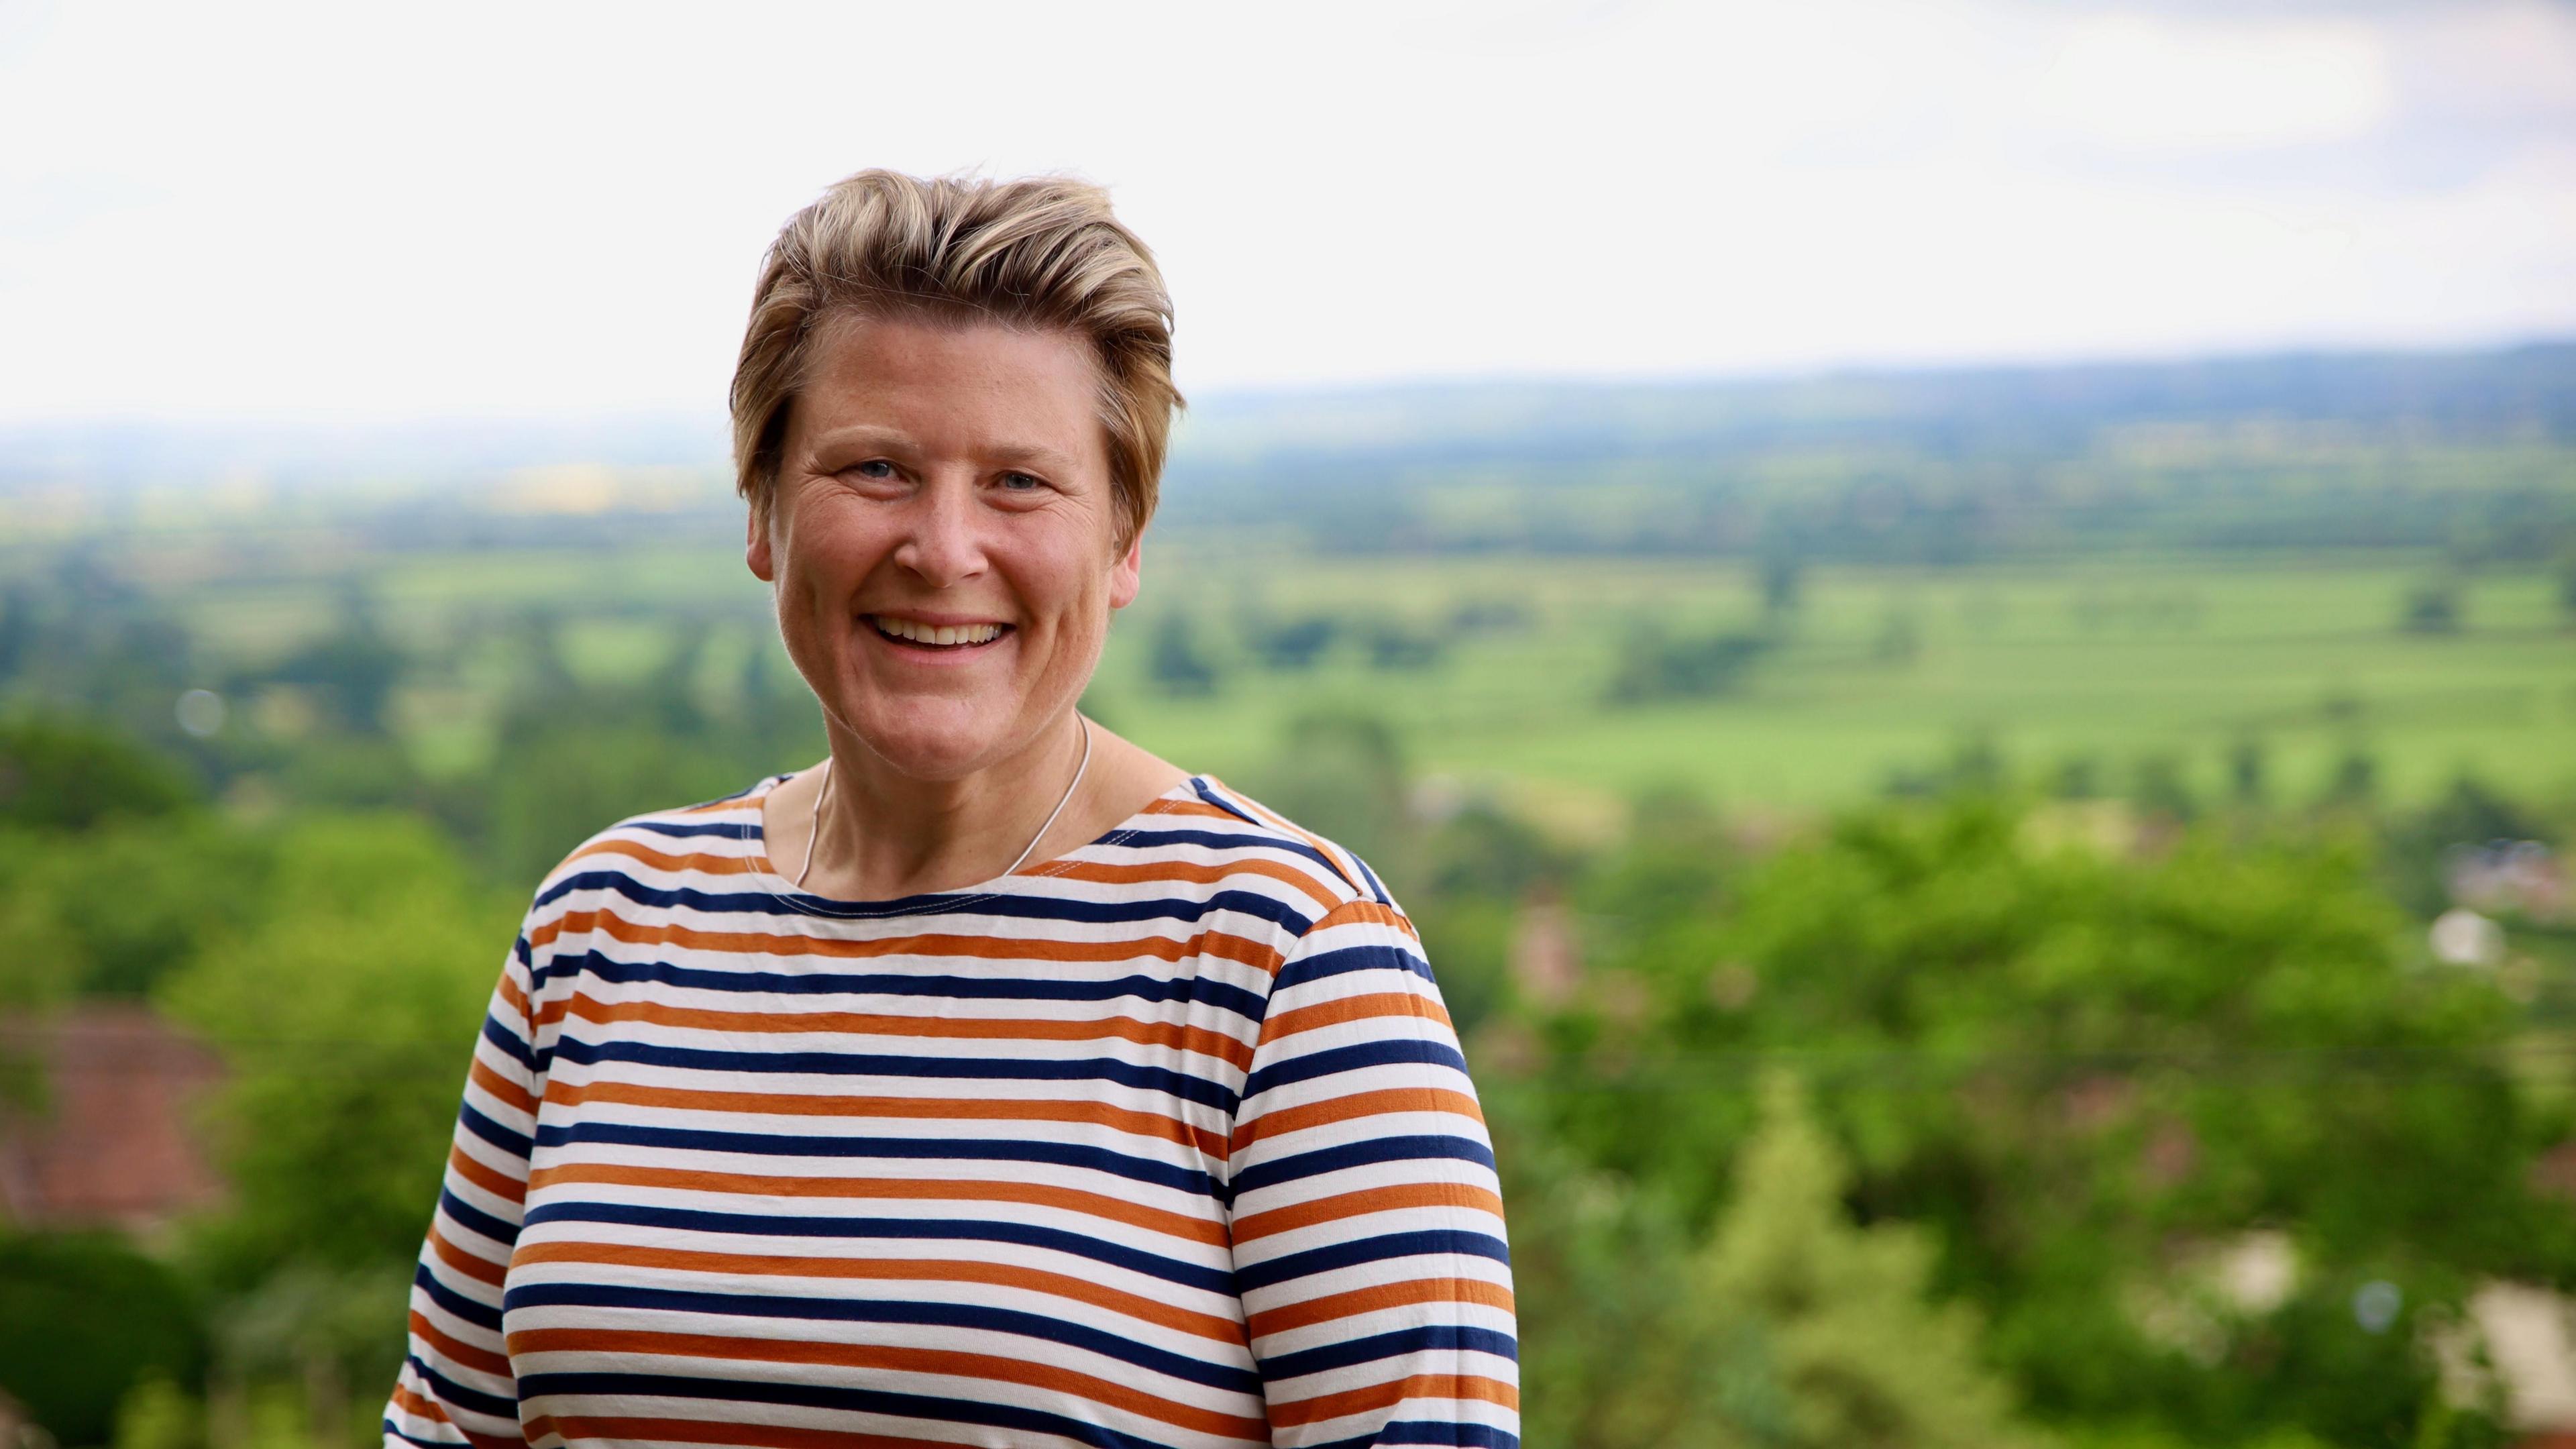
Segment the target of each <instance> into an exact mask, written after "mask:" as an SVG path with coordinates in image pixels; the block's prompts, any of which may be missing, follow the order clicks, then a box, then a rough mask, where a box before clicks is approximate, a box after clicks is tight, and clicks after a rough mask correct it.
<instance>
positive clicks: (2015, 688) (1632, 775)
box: [1096, 555, 2576, 807]
mask: <svg viewBox="0 0 2576 1449" xmlns="http://www.w3.org/2000/svg"><path fill="white" fill-rule="evenodd" d="M1161 562H1162V564H1163V567H1162V569H1161V571H1160V576H1159V577H1153V578H1150V579H1149V581H1148V595H1149V597H1148V600H1146V601H1145V602H1142V603H1140V605H1139V608H1138V613H1139V614H1140V615H1151V614H1152V613H1154V612H1155V611H1157V610H1160V611H1187V612H1192V613H1195V614H1198V615H1201V616H1203V617H1206V618H1207V619H1208V620H1209V622H1210V624H1211V625H1212V626H1213V627H1212V628H1210V629H1209V630H1207V631H1206V632H1207V634H1208V635H1209V636H1210V638H1211V647H1210V649H1209V653H1210V654H1211V655H1212V656H1216V655H1219V654H1220V652H1221V651H1220V648H1219V647H1218V643H1219V641H1221V640H1222V639H1223V638H1224V635H1225V633H1226V630H1225V623H1226V621H1227V619H1228V618H1229V617H1230V616H1232V615H1235V614H1238V613H1240V612H1241V611H1243V610H1244V609H1246V608H1252V609H1261V610H1267V611H1273V612H1277V613H1287V614H1296V613H1303V612H1307V611H1314V612H1318V613H1322V612H1340V613H1343V614H1347V615H1357V616H1361V617H1366V616H1368V615H1370V614H1373V613H1374V614H1383V615H1386V616H1391V617H1394V618H1397V619H1401V620H1404V621H1407V622H1409V623H1412V624H1413V625H1415V626H1417V627H1422V628H1431V627H1433V626H1434V625H1436V623H1437V621H1438V620H1440V619H1441V618H1443V617H1445V616H1448V615H1450V614H1452V613H1454V612H1455V611H1456V610H1457V609H1458V608H1460V607H1461V606H1462V605H1463V606H1473V605H1476V604H1491V603H1494V602H1497V601H1501V602H1508V603H1518V604H1521V605H1523V606H1524V607H1525V608H1526V610H1527V622H1526V625H1525V626H1524V627H1519V628H1502V629H1494V630H1489V631H1475V632H1470V633H1467V634H1465V635H1464V636H1463V637H1456V638H1454V639H1453V642H1451V644H1450V646H1449V647H1448V648H1447V650H1446V651H1445V653H1444V655H1443V657H1442V658H1441V659H1440V660H1439V661H1438V662H1437V663H1435V664H1432V665H1430V666H1428V667H1426V668H1422V669H1419V670H1411V671H1394V670H1385V669H1377V668H1372V667H1370V666H1369V664H1368V663H1367V662H1366V661H1365V660H1364V659H1362V658H1361V657H1359V654H1358V651H1356V650H1354V649H1350V648H1343V649H1340V650H1338V651H1334V652H1329V653H1327V655H1326V656H1325V657H1324V658H1322V659H1320V660H1319V661H1318V662H1317V665H1316V667H1315V668H1314V669H1312V670H1311V671H1307V672H1280V671H1277V670H1268V669H1262V668H1259V667H1258V666H1257V664H1256V663H1254V662H1253V661H1249V660H1247V659H1245V658H1244V657H1243V656H1242V655H1241V653H1240V652H1239V651H1238V652H1237V653H1235V654H1234V655H1232V656H1230V657H1227V658H1224V659H1222V660H1221V661H1220V663H1221V667H1222V668H1223V673H1222V676H1221V683H1220V685H1219V687H1218V689H1217V691H1216V692H1214V693H1213V694H1210V695H1207V696H1205V697H1187V696H1181V697H1175V696H1173V695H1172V694H1170V693H1169V692H1168V691H1158V690H1156V689H1155V688H1154V687H1153V685H1152V682H1151V681H1150V680H1149V679H1148V678H1147V677H1146V664H1147V655H1148V653H1149V650H1148V649H1147V647H1146V644H1147V637H1148V632H1149V630H1150V628H1151V627H1152V625H1153V620H1152V619H1151V618H1150V617H1147V618H1138V619H1134V620H1131V621H1128V622H1127V623H1126V624H1125V625H1123V626H1122V632H1121V636H1120V638H1119V640H1118V642H1117V644H1116V646H1115V647H1113V649H1112V651H1111V655H1110V658H1109V660H1108V662H1107V663H1106V664H1105V665H1104V667H1103V669H1102V673H1101V683H1100V684H1099V685H1098V686H1096V692H1097V693H1098V694H1100V695H1101V696H1102V698H1103V709H1104V710H1105V711H1106V712H1107V713H1108V714H1110V715H1111V716H1112V717H1113V718H1114V720H1115V721H1116V722H1117V723H1118V724H1119V725H1120V726H1121V727H1122V728H1125V729H1127V730H1129V731H1130V732H1132V733H1133V734H1134V735H1135V736H1136V737H1137V738H1139V739H1142V740H1144V741H1146V742H1147V743H1149V744H1150V745H1152V746H1153V747H1154V748H1156V749H1157V750H1160V751H1162V752H1163V753H1165V754H1167V755H1169V756H1171V757H1173V758H1175V759H1178V760H1183V761H1186V762H1190V763H1193V764H1197V765H1200V766H1202V767H1205V768H1210V769H1214V770H1217V771H1219V772H1220V773H1222V772H1223V771H1225V770H1227V769H1239V768H1243V767H1245V766H1247V765H1249V764H1250V763H1252V762H1255V761H1258V760H1260V759H1262V758H1264V757H1266V755H1267V754H1268V753H1269V752H1270V751H1271V750H1273V749H1274V748H1275V746H1276V737H1277V732H1278V724H1279V722H1280V721H1281V720H1282V719H1284V718H1288V717H1293V716H1294V715H1296V714H1298V713H1301V712H1306V711H1312V710H1340V709H1347V710H1356V711H1366V712H1371V713H1377V714H1381V715H1383V716H1384V717H1386V718H1388V719H1389V720H1390V721H1392V722H1393V723H1395V724H1396V726H1397V727H1398V729H1399V730H1400V732H1401V734H1402V736H1403V738H1404V740H1405V741H1406V743H1407V745H1408V746H1409V747H1410V749H1411V750H1412V751H1413V752H1414V755H1415V760H1416V763H1417V764H1418V765H1419V766H1420V767H1421V768H1423V769H1425V770H1428V771H1433V772H1438V773H1445V774H1450V775H1454V776H1457V777H1459V778H1460V779H1461V780H1462V781H1464V782H1469V783H1474V784H1480V785H1488V786H1491V785H1507V784H1511V783H1513V782H1525V783H1529V784H1534V785H1538V786H1541V787H1552V788H1554V789H1557V790H1560V791H1562V790H1568V789H1570V790H1574V791H1599V792H1612V793H1627V792H1631V791H1634V790H1636V789H1638V788H1641V787H1646V786H1652V785H1664V784H1675V783H1679V784H1686V785H1688V786H1690V787H1692V788H1694V789H1696V790H1699V791H1701V792H1703V793H1706V794H1708V795H1710V796H1711V797H1713V798H1714V799H1716V800H1718V801H1719V802H1721V803H1729V804H1737V805H1779V806H1789V807H1812V806H1820V805H1829V804H1833V803H1837V802H1841V801H1847V800H1850V799H1852V798H1855V797H1858V796H1861V795H1864V794H1868V793H1871V792H1874V791H1876V790H1879V789H1881V788H1883V787H1885V786H1886V785H1887V784H1888V783H1889V782H1890V780H1891V778H1892V777H1893V776H1895V775H1897V774H1899V773H1901V772H1905V771H1909V770H1921V769H1924V768H1926V767H1928V766H1936V765H1938V764H1939V763H1940V762H1941V761H1942V760H1943V759H1945V758H1946V757H1948V756H1950V755H1951V754H1953V753H1955V752H1957V751H1958V750H1960V749H1961V748H1963V747H1971V746H1982V747H1985V748H1990V749H1992V750H1993V751H1995V752H1997V753H1999V754H2000V755H2001V756H2002V758H2003V761H2004V762H2005V764H2006V766H2007V767H2008V768H2013V769H2017V770H2022V771H2029V772H2043V771H2044V772H2057V771H2061V770H2063V769H2065V768H2066V767H2067V766H2069V765H2070V764H2074V765H2076V766H2078V767H2081V766H2083V765H2084V763H2085V762H2088V761H2089V762H2090V763H2091V766H2092V768H2094V769H2095V770H2096V771H2098V772H2099V773H2100V774H2101V775H2102V777H2103V778H2102V784H2103V786H2104V788H2113V787H2125V786H2126V785H2127V784H2128V783H2129V782H2130V780H2131V777H2132V776H2133V774H2134V772H2135V771H2136V770H2138V769H2140V768H2150V767H2152V766H2151V765H2150V764H2149V762H2153V761H2159V760H2163V761H2169V762H2170V764H2171V766H2172V767H2173V768H2174V769H2176V770H2178V771H2179V773H2180V776H2181V778H2182V780H2183V781H2184V782H2185V783H2186V784H2187V785H2189V786H2190V787H2192V788H2194V789H2195V790H2201V791H2208V792H2218V791H2221V790H2225V789H2231V788H2234V786H2233V772H2234V768H2235V759H2236V757H2237V755H2238V754H2239V752H2240V751H2242V750H2244V749H2245V747H2247V746H2248V745H2249V744H2250V745H2252V746H2253V747H2254V748H2255V749H2256V750H2258V751H2259V752H2260V754H2261V756H2262V760H2263V773H2264V777H2265V783H2266V788H2268V789H2270V790H2272V791H2276V792H2278V793H2279V794H2280V795H2281V796H2282V797H2283V798H2285V799H2298V798H2304V797H2307V796H2311V795H2313V794H2315V793H2318V792H2320V791H2322V790H2324V789H2326V788H2328V786H2329V785H2330V783H2331V782H2332V780H2333V779H2334V777H2335V775H2336V773H2337V771H2338V770H2340V769H2342V768H2344V767H2345V762H2346V761H2347V760H2348V759H2349V758H2351V757H2352V756H2354V755H2356V754H2361V755H2366V756H2367V757H2368V758H2369V759H2371V760H2372V761H2373V762H2374V764H2375V769H2376V773H2377V780H2378V784H2379V786H2380V787H2381V788H2382V789H2384V790H2385V791H2387V792H2388V793H2389V794H2391V795H2392V796H2394V797H2396V798H2401V799H2408V798H2421V797H2423V796H2426V795H2428V794H2430V793H2432V792H2434V791H2436V790H2438V789H2440V788H2442V787H2444V786H2445V785H2447V784H2448V783H2449V782H2450V781H2451V780H2453V779H2454V778H2456V777H2458V776H2460V775H2462V774H2464V773H2465V774H2470V775H2474V776H2476V777H2478V778H2481V779H2485V780H2489V781H2492V782H2494V783H2496V784H2498V785H2500V786H2505V787H2510V788H2512V789H2514V790H2517V791H2523V790H2531V791H2556V790H2563V789H2565V788H2566V787H2568V786H2569V785H2570V783H2571V782H2576V748H2571V742H2576V629H2571V628H2570V627H2569V626H2568V623H2567V622H2566V615H2565V614H2564V613H2563V612H2562V610H2561V606H2560V601H2559V599H2558V598H2557V594H2556V581H2555V580H2554V579H2553V578H2551V577H2549V576H2547V575H2545V574H2542V573H2540V572H2538V571H2533V572H2529V573H2521V574H2511V573H2499V574H2486V575H2480V576H2478V577H2476V578H2474V579H2472V580H2469V581H2466V582H2464V583H2462V584H2461V585H2459V587H2458V593H2457V600H2458V610H2459V613H2458V620H2457V627H2456V629H2455V630H2453V631H2451V632H2444V633H2421V632H2413V631H2409V630H2407V629H2405V628H2403V627H2401V619H2402V617H2403V613H2404V610H2405V608H2406V605H2407V602H2408V599H2409V597H2410V595H2411V594H2412V593H2413V592H2414V591H2415V590H2417V589H2420V588H2424V587H2428V586H2429V581H2430V575H2429V574H2428V573H2427V571H2425V570H2420V569H2408V568H2402V567H2391V566H2389V565H2387V564H2386V563H2384V562H2375V563H2357V564H2336V563H2332V562H2318V563H2313V564H2307V565H2301V566H2284V565H2281V564H2278V563H2267V564H2264V565H2261V566H2255V567H2244V568H2228V567H2223V566H2217V565H2212V564H2210V563H2207V562H2202V561H2194V562H2187V563H2173V564H2159V563H2154V562H2135V563H2122V564H2114V565H2104V564H2099V563H2087V564H2084V565H2080V566H2067V567H2063V568H2040V567H2000V566H1997V567H1983V568H1974V569H1959V570H1937V571H1936V570H1922V569H1871V568H1831V569H1818V570H1814V571H1811V572H1810V573H1809V574H1808V575H1807V577H1806V578H1804V580H1803V581H1802V583H1801V587H1800V590H1799V593H1800V600H1799V602H1798V604H1797V605H1796V606H1795V607H1794V609H1792V610H1790V611H1789V613H1788V617H1787V618H1786V619H1785V620H1784V621H1783V622H1782V623H1781V624H1780V626H1779V628H1780V631H1781V635H1782V637H1783V640H1784V642H1783V643H1782V645H1781V646H1780V647H1779V648H1777V649H1776V650H1775V651H1774V652H1773V653H1771V654H1770V655H1768V656H1766V657H1765V658H1764V659H1762V660H1761V661H1760V662H1758V663H1756V664H1755V665H1754V666H1752V667H1751V668H1750V669H1749V670H1748V671H1747V673H1746V675H1745V677H1744V679H1743V681H1742V682H1741V684H1740V686H1739V687H1738V688H1736V689H1735V690H1733V691H1731V692H1729V693H1727V694H1726V695H1724V696H1723V697H1718V698H1710V699H1692V700H1681V701H1658V702H1654V703H1647V704H1639V705H1633V706H1616V705H1610V704H1606V703H1605V702H1604V696H1605V692H1606V691H1607V689H1608V687H1609V684H1610V679H1611V671H1612V669H1613V668H1614V659H1615V656H1616V653H1617V645H1618V643H1619V640H1620V638H1621V637H1622V635H1623V633H1624V632H1625V631H1628V630H1630V629H1633V628H1635V627H1637V626H1638V625H1639V624H1640V623H1641V622H1644V621H1648V620H1652V621H1656V622H1659V623H1661V624H1662V625H1664V626H1665V627H1666V628H1667V629H1669V630H1670V631H1671V632H1673V633H1675V634H1679V635H1687V634H1689V633H1691V632H1693V631H1716V630H1721V629H1728V628H1735V629H1753V628H1759V627H1761V620H1762V613H1763V611H1762V605H1761V599H1760V592H1759V584H1758V580H1757V579H1756V578H1755V577H1753V575H1752V572H1751V571H1750V570H1749V569H1747V568H1744V567H1741V566H1729V565H1724V564H1715V565H1712V564H1707V563H1698V562H1662V561H1643V560H1633V559H1631V560H1569V559H1561V558H1554V559H1474V560H1459V559H1439V560H1425V559H1404V560H1366V561H1309V562H1306V563H1303V564H1300V565H1298V566H1295V567H1278V568H1272V569H1269V570H1266V571H1265V570H1261V569H1258V568H1257V567H1252V566H1248V565H1246V564H1244V563H1242V562H1239V561H1235V560H1229V559H1225V558H1222V557H1213V556H1211V557H1203V558H1202V557H1190V556H1187V555H1181V556H1177V557H1171V558H1167V559H1165V560H1162V561H1161ZM1157 591H1159V596H1157ZM1225 666H1230V667H1225Z"/></svg>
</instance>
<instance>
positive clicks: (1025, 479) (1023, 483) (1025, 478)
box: [1002, 473, 1046, 493]
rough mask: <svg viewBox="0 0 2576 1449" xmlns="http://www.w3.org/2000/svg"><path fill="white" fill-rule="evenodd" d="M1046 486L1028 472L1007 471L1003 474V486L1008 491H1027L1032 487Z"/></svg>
mask: <svg viewBox="0 0 2576 1449" xmlns="http://www.w3.org/2000/svg"><path fill="white" fill-rule="evenodd" d="M1045 486H1046V484H1045V483H1043V482H1041V481H1039V480H1038V479H1037V478H1036V477H1034V476H1032V475H1030V474H1027V473H1005V474H1003V475H1002V487H1003V489H1004V490H1006V491H1008V492H1012V493H1026V492H1028V491H1030V490H1031V489H1034V488H1044V487H1045Z"/></svg>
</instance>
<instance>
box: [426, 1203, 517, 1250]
mask: <svg viewBox="0 0 2576 1449" xmlns="http://www.w3.org/2000/svg"><path fill="white" fill-rule="evenodd" d="M438 1210H439V1211H440V1212H443V1213H445V1214H447V1220H448V1221H449V1222H452V1223H454V1224H456V1225H457V1226H458V1227H460V1228H463V1229H465V1230H466V1231H467V1232H469V1233H473V1234H475V1235H476V1236H478V1237H484V1238H489V1239H491V1240H492V1241H493V1242H496V1243H499V1244H500V1245H502V1246H503V1247H505V1248H506V1247H512V1246H515V1245H516V1244H517V1243H518V1241H519V1230H518V1229H517V1228H514V1227H512V1226H510V1225H509V1224H508V1223H505V1222H503V1221H501V1220H500V1219H499V1218H496V1217H494V1216H492V1215H491V1214H490V1213H487V1212H485V1211H483V1210H482V1209H480V1208H478V1207H475V1206H474V1205H473V1204H471V1203H469V1202H466V1201H465V1200H464V1199H462V1198H459V1197H458V1196H457V1195H456V1194H454V1193H452V1192H449V1191H448V1190H447V1189H445V1188H440V1189H439V1190H438Z"/></svg>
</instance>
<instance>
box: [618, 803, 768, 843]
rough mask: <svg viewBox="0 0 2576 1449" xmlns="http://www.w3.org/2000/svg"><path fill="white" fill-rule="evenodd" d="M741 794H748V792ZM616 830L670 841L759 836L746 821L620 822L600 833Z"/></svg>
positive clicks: (758, 832) (737, 838)
mask: <svg viewBox="0 0 2576 1449" xmlns="http://www.w3.org/2000/svg"><path fill="white" fill-rule="evenodd" d="M743 793H744V794H749V793H750V791H744V792H743ZM725 798H726V799H728V800H733V799H739V798H740V797H739V796H734V795H728V796H726V797H725ZM617 830H642V831H646V832H649V833H651V834H654V835H659V836H664V837H666V838H668V839H672V840H703V839H705V838H706V837H708V836H710V835H720V836H723V837H724V838H725V839H727V840H755V839H758V838H759V835H760V827H759V826H757V825H754V824H752V823H751V822H750V821H747V820H718V821H714V822H711V823H709V824H704V825H681V824H679V823H677V822H675V821H669V820H621V821H619V822H618V823H617V824H615V825H612V826H610V827H609V829H608V830H606V831H602V832H600V833H601V834H603V835H605V834H608V833H609V832H610V831H617Z"/></svg>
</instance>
